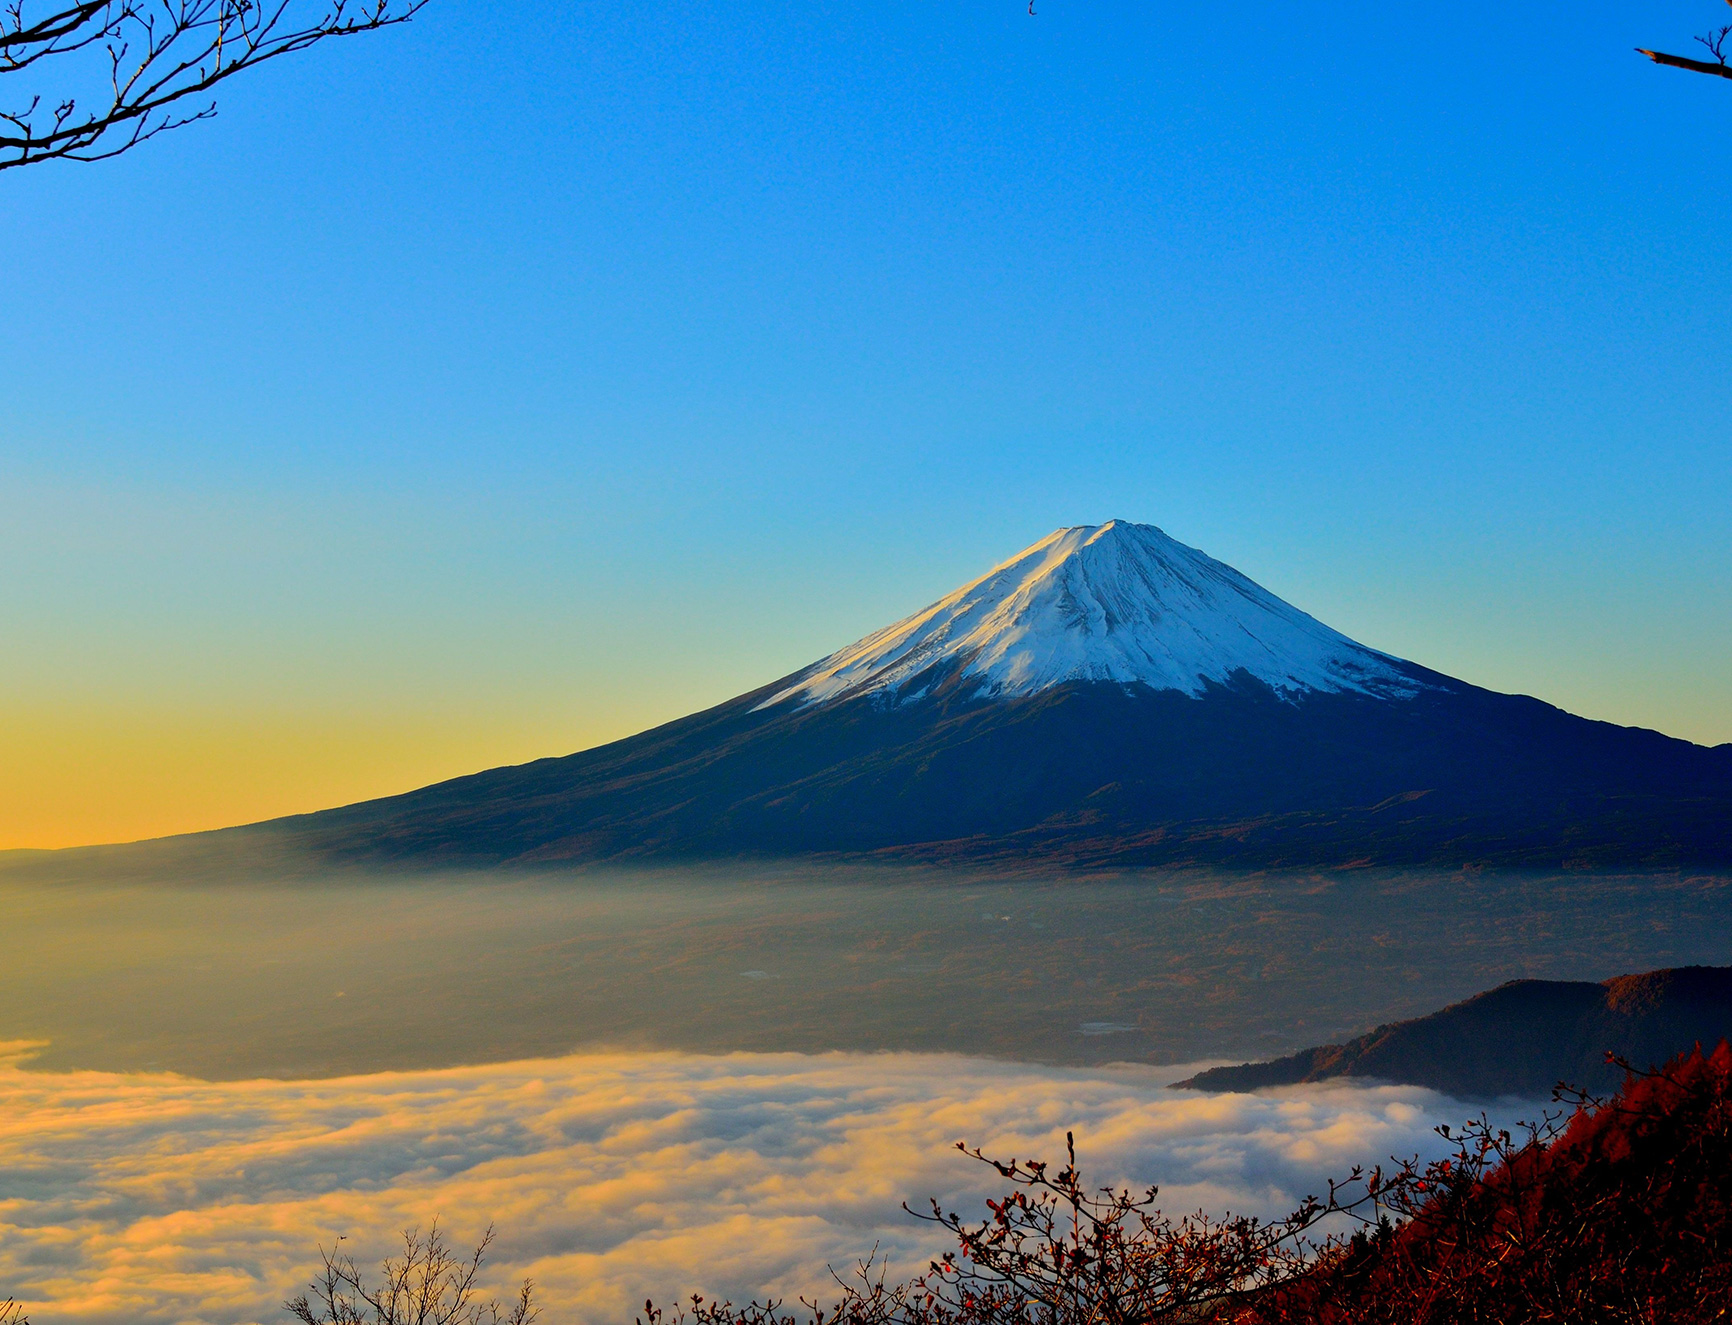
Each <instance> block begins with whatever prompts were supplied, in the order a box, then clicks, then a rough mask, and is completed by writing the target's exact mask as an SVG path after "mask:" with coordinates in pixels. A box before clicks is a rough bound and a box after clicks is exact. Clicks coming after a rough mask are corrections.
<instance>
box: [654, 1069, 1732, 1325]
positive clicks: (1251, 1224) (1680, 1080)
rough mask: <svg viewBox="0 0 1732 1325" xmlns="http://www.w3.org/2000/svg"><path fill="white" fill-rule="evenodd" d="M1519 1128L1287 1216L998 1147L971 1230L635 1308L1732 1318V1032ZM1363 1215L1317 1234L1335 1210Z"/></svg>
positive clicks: (1135, 1318)
mask: <svg viewBox="0 0 1732 1325" xmlns="http://www.w3.org/2000/svg"><path fill="white" fill-rule="evenodd" d="M1559 1098H1560V1099H1561V1100H1563V1101H1564V1102H1565V1103H1567V1104H1570V1105H1572V1106H1573V1108H1572V1109H1569V1110H1567V1111H1565V1112H1563V1113H1558V1114H1555V1115H1552V1116H1550V1117H1548V1118H1547V1119H1545V1120H1542V1121H1541V1122H1540V1123H1538V1124H1535V1125H1532V1126H1530V1127H1528V1128H1527V1129H1526V1131H1525V1134H1524V1135H1522V1136H1520V1137H1512V1136H1511V1135H1510V1134H1509V1133H1508V1132H1505V1131H1500V1130H1496V1129H1494V1128H1492V1127H1491V1126H1490V1124H1489V1123H1487V1122H1485V1121H1484V1120H1483V1119H1482V1120H1481V1121H1480V1122H1479V1123H1478V1124H1474V1125H1470V1126H1469V1127H1468V1128H1467V1129H1466V1130H1465V1131H1464V1132H1463V1133H1461V1134H1455V1133H1452V1132H1451V1131H1450V1130H1449V1129H1447V1128H1445V1129H1441V1130H1442V1131H1443V1134H1444V1135H1445V1136H1446V1137H1448V1138H1450V1139H1451V1140H1453V1141H1456V1142H1457V1144H1458V1150H1457V1152H1456V1154H1455V1155H1454V1156H1453V1157H1451V1158H1450V1159H1447V1160H1440V1161H1438V1162H1435V1163H1432V1164H1429V1165H1423V1166H1422V1165H1420V1164H1418V1163H1417V1162H1413V1161H1409V1162H1406V1163H1397V1164H1395V1165H1394V1166H1393V1169H1392V1171H1391V1172H1390V1173H1387V1174H1386V1173H1385V1172H1383V1171H1382V1170H1374V1171H1372V1172H1371V1173H1369V1174H1366V1173H1364V1172H1361V1171H1355V1172H1354V1173H1353V1174H1352V1175H1350V1177H1349V1178H1348V1179H1347V1180H1346V1181H1345V1182H1342V1183H1333V1184H1331V1186H1330V1189H1329V1195H1328V1196H1327V1198H1310V1199H1307V1200H1306V1201H1305V1202H1304V1204H1303V1205H1301V1207H1300V1208H1299V1209H1298V1210H1297V1211H1295V1212H1294V1213H1293V1214H1292V1215H1290V1216H1289V1217H1288V1218H1287V1219H1285V1220H1280V1221H1276V1222H1274V1223H1269V1224H1265V1223H1261V1222H1259V1221H1257V1220H1251V1219H1234V1218H1227V1219H1224V1220H1210V1219H1206V1218H1204V1217H1203V1216H1201V1215H1194V1216H1190V1217H1186V1218H1182V1219H1177V1220H1175V1219H1172V1218H1169V1217H1168V1216H1166V1215H1164V1214H1162V1213H1161V1212H1160V1210H1159V1209H1158V1208H1157V1207H1156V1206H1155V1203H1154V1202H1155V1197H1156V1189H1154V1188H1150V1189H1148V1190H1147V1191H1146V1192H1142V1193H1136V1192H1131V1191H1124V1190H1115V1189H1110V1188H1106V1189H1099V1190H1091V1189H1087V1188H1085V1187H1084V1186H1083V1184H1082V1181H1081V1179H1080V1177H1079V1176H1078V1172H1077V1166H1076V1160H1075V1154H1074V1151H1073V1152H1072V1153H1071V1155H1070V1157H1069V1159H1070V1162H1069V1163H1067V1164H1066V1165H1065V1166H1064V1167H1063V1168H1061V1169H1058V1170H1053V1169H1051V1168H1050V1167H1049V1166H1047V1165H1043V1164H1040V1163H1038V1162H1030V1161H1017V1160H1011V1161H1009V1162H1003V1161H998V1160H992V1159H988V1158H986V1157H985V1156H984V1155H982V1154H980V1152H979V1151H968V1153H969V1154H971V1155H973V1156H974V1157H975V1158H977V1159H980V1160H981V1161H982V1162H984V1163H987V1164H991V1165H992V1166H993V1167H994V1168H996V1169H997V1170H998V1172H999V1174H1000V1175H1001V1176H1002V1177H1004V1178H1005V1179H1006V1180H1007V1181H1008V1182H1009V1184H1010V1188H1011V1190H1010V1191H1009V1193H1008V1194H1007V1195H1006V1196H1005V1197H1003V1198H1002V1199H1001V1200H997V1201H991V1202H988V1212H989V1213H988V1216H987V1217H986V1218H985V1219H983V1220H981V1221H979V1222H970V1221H968V1220H965V1219H963V1218H961V1217H960V1216H959V1215H956V1214H953V1213H950V1212H947V1211H944V1210H942V1209H940V1208H939V1207H937V1206H936V1205H935V1206H933V1208H932V1211H931V1213H930V1214H927V1215H923V1216H921V1217H922V1218H926V1219H931V1220H934V1221H936V1222H938V1223H941V1224H943V1225H944V1226H945V1227H947V1228H949V1229H950V1230H951V1231H952V1232H953V1233H955V1234H956V1237H957V1241H958V1249H957V1251H956V1252H954V1253H952V1254H949V1255H947V1256H946V1257H945V1258H944V1259H943V1260H942V1261H940V1262H937V1263H935V1264H933V1265H931V1266H930V1267H929V1268H928V1270H927V1272H926V1273H925V1274H924V1275H921V1276H920V1277H918V1278H916V1279H912V1280H908V1281H906V1282H901V1283H891V1282H888V1281H887V1279H886V1276H885V1275H884V1274H883V1273H882V1271H881V1269H879V1270H877V1271H876V1272H875V1268H874V1262H873V1259H872V1258H870V1257H869V1258H868V1259H867V1260H866V1261H865V1262H863V1263H862V1264H861V1266H860V1267H859V1269H858V1271H857V1272H856V1275H855V1276H854V1277H853V1278H852V1279H850V1280H841V1279H838V1281H837V1282H838V1290H837V1292H836V1293H835V1294H834V1295H833V1297H832V1300H830V1301H828V1302H820V1301H818V1300H816V1299H812V1300H802V1301H801V1302H800V1303H799V1304H798V1305H797V1306H795V1307H789V1306H787V1305H786V1304H783V1303H780V1302H768V1303H753V1304H750V1305H748V1306H745V1307H736V1306H733V1305H732V1304H730V1303H726V1302H713V1301H705V1300H704V1299H703V1298H701V1297H694V1298H692V1299H690V1301H689V1303H688V1304H687V1305H686V1306H685V1307H683V1308H674V1309H672V1310H664V1309H661V1308H658V1307H656V1306H655V1305H654V1304H652V1303H645V1304H644V1314H643V1316H641V1317H640V1318H639V1325H1143V1323H1144V1322H1147V1323H1149V1325H1154V1323H1155V1322H1161V1321H1171V1322H1185V1323H1186V1325H1191V1323H1193V1322H1197V1323H1200V1322H1220V1323H1221V1325H1397V1323H1399V1325H1470V1323H1472V1325H1540V1323H1541V1322H1545V1323H1547V1325H1554V1323H1555V1325H1623V1323H1625V1322H1628V1323H1629V1325H1707V1323H1709V1322H1716V1321H1724V1322H1729V1323H1732V1049H1729V1048H1728V1047H1727V1046H1726V1045H1725V1044H1724V1043H1722V1044H1721V1046H1720V1048H1719V1049H1718V1050H1717V1051H1716V1052H1714V1053H1713V1054H1711V1055H1704V1054H1703V1053H1702V1052H1701V1051H1700V1050H1698V1051H1696V1052H1694V1053H1692V1054H1689V1055H1686V1056H1684V1057H1682V1058H1679V1059H1677V1060H1675V1061H1674V1062H1672V1063H1670V1064H1668V1065H1667V1066H1666V1067H1664V1068H1662V1069H1660V1070H1658V1071H1655V1072H1631V1073H1630V1075H1629V1077H1628V1079H1627V1080H1626V1083H1625V1086H1624V1088H1623V1089H1622V1090H1621V1091H1620V1092H1619V1093H1618V1094H1617V1095H1616V1096H1615V1097H1614V1098H1612V1099H1610V1100H1595V1099H1591V1098H1589V1097H1587V1096H1585V1095H1582V1094H1580V1093H1578V1092H1570V1091H1560V1094H1559ZM1330 1219H1334V1220H1336V1221H1340V1220H1342V1219H1347V1220H1354V1221H1357V1222H1358V1223H1359V1225H1360V1228H1359V1231H1358V1232H1355V1233H1353V1234H1352V1235H1351V1236H1340V1235H1337V1236H1332V1237H1320V1236H1318V1234H1319V1230H1320V1227H1327V1226H1328V1225H1327V1224H1325V1222H1324V1221H1326V1220H1330Z"/></svg>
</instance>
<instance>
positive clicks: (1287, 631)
mask: <svg viewBox="0 0 1732 1325" xmlns="http://www.w3.org/2000/svg"><path fill="white" fill-rule="evenodd" d="M1242 675H1248V676H1250V677H1251V678H1254V679H1255V680H1257V681H1261V682H1263V683H1264V684H1266V685H1268V686H1269V687H1270V688H1271V689H1273V690H1275V691H1276V692H1277V693H1279V694H1282V695H1285V696H1288V697H1295V696H1297V695H1299V694H1301V693H1303V692H1305V691H1355V692H1359V693H1362V694H1373V695H1382V696H1387V697H1391V698H1394V697H1402V696H1410V695H1413V694H1415V693H1416V692H1418V691H1419V690H1421V689H1423V688H1424V686H1423V685H1422V683H1420V682H1419V681H1417V680H1415V679H1414V678H1413V677H1412V676H1410V675H1409V674H1408V673H1407V672H1406V671H1404V670H1403V669H1401V667H1400V666H1399V664H1398V661H1397V660H1396V659H1393V658H1391V657H1389V656H1388V655H1386V654H1382V653H1378V652H1376V651H1375V650H1373V649H1368V648H1366V647H1365V646H1364V645H1362V644H1357V643H1355V642H1354V641H1353V640H1350V639H1348V638H1347V636H1345V635H1343V634H1341V633H1339V632H1338V631H1334V630H1331V629H1330V628H1329V627H1328V626H1326V625H1324V624H1323V623H1322V622H1321V621H1318V620H1317V619H1316V618H1314V617H1311V616H1308V615H1306V614H1305V613H1304V612H1301V611H1300V610H1299V609H1298V608H1296V607H1294V606H1292V605H1291V604H1290V603H1287V602H1284V601H1282V600H1281V599H1280V598H1277V597H1276V596H1275V595H1274V594H1272V593H1270V592H1269V591H1268V590H1267V589H1264V588H1263V587H1262V586H1261V585H1258V584H1256V583H1254V582H1253V581H1251V580H1249V579H1247V578H1246V577H1245V576H1243V575H1241V574H1240V573H1239V572H1238V571H1236V570H1234V569H1233V568H1232V567H1231V566H1227V565H1224V564H1223V563H1221V562H1219V561H1216V560H1215V559H1214V558H1213V557H1210V556H1207V555H1206V554H1204V553H1202V552H1199V551H1198V550H1197V549H1196V548H1193V547H1187V546H1186V545H1185V544H1183V543H1180V542H1178V541H1177V540H1176V539H1172V538H1169V537H1168V536H1167V535H1166V534H1164V533H1162V532H1161V531H1160V530H1159V529H1157V528H1155V526H1153V525H1142V524H1130V523H1128V522H1126V521H1123V520H1109V521H1108V522H1107V523H1106V524H1102V525H1077V526H1075V527H1072V528H1069V529H1059V530H1056V531H1055V532H1053V533H1051V534H1049V535H1047V537H1045V538H1043V539H1041V540H1040V542H1038V543H1036V544H1034V545H1033V546H1032V547H1029V548H1026V549H1024V550H1023V551H1022V552H1019V553H1018V554H1017V555H1016V556H1014V557H1012V558H1011V559H1010V560H1009V561H1006V562H1004V563H1002V564H1001V565H998V566H995V567H993V569H992V570H990V571H988V572H987V573H986V574H985V575H983V576H981V577H980V578H979V579H977V580H974V581H972V582H970V583H968V584H965V585H963V586H962V587H961V588H960V589H957V590H956V591H955V592H953V593H951V594H948V595H947V596H945V597H944V598H941V599H940V600H939V601H938V602H936V603H934V604H932V606H930V607H928V608H926V609H925V610H924V611H921V612H916V613H915V614H914V615H913V616H910V617H906V618H904V619H903V620H901V621H898V622H896V623H895V624H894V625H891V626H887V627H885V628H884V629H883V630H880V631H877V632H875V633H874V634H871V635H868V636H867V637H866V638H865V639H863V640H860V641H858V642H857V643H855V644H851V645H849V646H848V647H847V648H845V649H842V650H840V651H839V652H837V653H833V654H831V655H830V656H829V657H828V658H825V659H823V660H821V661H819V662H816V663H814V664H813V665H812V666H811V667H809V668H807V669H806V670H805V671H804V672H803V673H801V674H800V677H799V678H798V680H796V681H795V683H794V684H793V685H791V686H789V687H787V688H786V689H784V690H781V691H779V692H778V693H776V694H775V695H773V696H771V697H770V698H769V699H767V700H765V701H764V702H763V703H762V704H760V705H759V706H758V707H759V708H768V707H769V706H771V705H774V704H780V703H784V702H788V701H796V702H798V703H800V704H802V705H805V704H815V703H826V702H829V701H833V700H837V699H840V698H842V697H844V696H850V695H856V694H866V693H876V694H880V695H882V696H883V697H884V698H886V699H888V700H890V701H892V702H897V703H906V702H910V701H912V700H915V699H918V698H920V697H921V696H922V695H924V694H926V693H928V692H929V691H930V690H931V689H932V688H933V687H934V686H936V685H937V684H939V683H941V682H944V681H948V680H951V679H952V678H960V680H961V681H962V682H963V683H964V684H966V683H969V682H974V683H976V688H975V689H974V691H973V693H974V694H976V695H978V696H980V697H989V696H1012V695H1028V694H1033V693H1035V692H1037V691H1040V690H1045V689H1047V688H1049V687H1051V686H1055V685H1059V684H1061V683H1064V682H1067V681H1107V682H1116V683H1119V684H1122V685H1139V684H1140V685H1145V686H1148V687H1150V688H1151V689H1155V690H1177V691H1181V692H1183V693H1185V694H1189V695H1198V694H1201V693H1203V691H1204V690H1205V689H1206V688H1207V686H1208V685H1209V684H1211V683H1226V682H1229V681H1232V680H1235V679H1236V678H1239V677H1240V676H1242Z"/></svg>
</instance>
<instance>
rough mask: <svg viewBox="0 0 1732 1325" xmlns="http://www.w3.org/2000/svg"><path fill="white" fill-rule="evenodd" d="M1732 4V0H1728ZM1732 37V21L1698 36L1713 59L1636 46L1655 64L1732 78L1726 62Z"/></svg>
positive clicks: (1700, 42) (1731, 70) (1730, 68)
mask: <svg viewBox="0 0 1732 1325" xmlns="http://www.w3.org/2000/svg"><path fill="white" fill-rule="evenodd" d="M1726 3H1727V4H1729V5H1732V0H1726ZM1728 37H1732V23H1729V24H1727V25H1726V26H1725V27H1723V28H1721V29H1720V30H1719V31H1718V32H1709V33H1706V34H1705V35H1703V36H1700V37H1697V38H1696V40H1697V42H1698V43H1699V44H1701V45H1703V46H1706V47H1707V48H1708V53H1709V54H1710V55H1712V56H1713V57H1714V59H1713V61H1711V62H1710V61H1708V60H1692V59H1691V58H1690V57H1689V56H1686V55H1667V54H1666V53H1665V52H1664V51H1650V50H1648V49H1646V48H1645V47H1641V46H1638V47H1636V53H1637V54H1638V55H1645V56H1647V57H1648V58H1649V59H1650V60H1652V61H1653V62H1654V63H1655V64H1666V65H1671V66H1672V68H1674V69H1688V70H1690V71H1691V72H1692V73H1698V74H1718V75H1719V76H1720V77H1721V78H1732V67H1729V66H1728V65H1727V63H1726V39H1727V38H1728Z"/></svg>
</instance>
